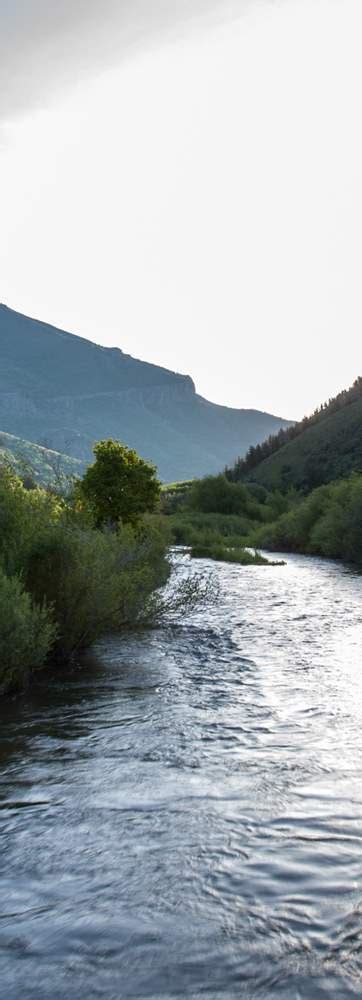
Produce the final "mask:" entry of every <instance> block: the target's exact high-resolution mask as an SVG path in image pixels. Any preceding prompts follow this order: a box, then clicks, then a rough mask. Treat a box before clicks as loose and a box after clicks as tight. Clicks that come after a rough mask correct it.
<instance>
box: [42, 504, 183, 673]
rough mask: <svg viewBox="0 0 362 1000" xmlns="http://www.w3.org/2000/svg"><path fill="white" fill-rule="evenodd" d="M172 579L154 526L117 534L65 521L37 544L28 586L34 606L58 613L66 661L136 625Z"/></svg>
mask: <svg viewBox="0 0 362 1000" xmlns="http://www.w3.org/2000/svg"><path fill="white" fill-rule="evenodd" d="M168 574H169V564H168V560H167V558H166V543H165V538H164V536H163V535H162V532H161V531H157V530H156V529H155V527H154V526H153V525H151V524H143V525H142V526H140V527H139V528H137V529H132V528H131V527H130V526H127V527H123V528H120V530H119V531H118V532H117V533H114V532H112V531H100V530H95V529H90V528H88V529H86V528H79V527H78V526H77V524H76V523H72V521H67V519H65V520H60V521H59V522H58V523H57V524H54V525H51V526H50V528H49V530H48V531H47V532H45V533H44V534H43V535H42V536H41V537H40V538H39V539H38V540H36V541H35V542H34V545H33V547H32V549H31V551H30V553H29V556H28V560H27V564H26V567H25V570H24V582H25V585H26V588H27V589H28V591H29V593H30V594H31V595H32V597H33V599H34V600H36V601H37V602H42V601H44V600H46V601H47V603H49V604H51V606H52V608H53V611H54V618H55V621H56V622H57V626H58V635H57V640H56V644H55V647H54V657H55V658H56V659H57V660H60V661H61V660H69V659H71V658H72V657H74V655H75V654H76V653H78V652H79V651H80V650H81V649H83V648H84V647H86V646H89V645H91V643H93V642H94V641H95V640H96V639H98V638H99V637H100V636H102V635H104V634H105V633H106V632H108V631H115V630H119V629H121V628H124V627H125V626H128V625H130V624H131V623H133V624H135V623H136V622H137V620H138V618H139V617H141V616H142V614H143V613H144V610H145V605H146V602H147V600H148V598H149V595H150V594H151V593H152V591H153V590H154V589H155V588H156V587H158V586H161V584H162V583H164V582H165V581H166V580H167V577H168Z"/></svg>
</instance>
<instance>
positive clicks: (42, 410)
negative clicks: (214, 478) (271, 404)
mask: <svg viewBox="0 0 362 1000" xmlns="http://www.w3.org/2000/svg"><path fill="white" fill-rule="evenodd" d="M0 366H1V367H0V427H1V429H2V430H3V431H4V432H7V433H11V434H14V435H15V436H18V437H24V438H26V439H27V440H30V441H33V442H34V443H37V444H40V445H43V446H44V445H45V446H46V447H48V448H51V449H54V450H56V451H58V452H62V453H64V454H68V455H71V456H72V457H74V458H77V459H80V460H81V461H82V462H84V461H89V460H90V457H91V450H92V445H93V443H94V441H95V440H99V439H100V438H103V437H115V438H119V439H120V440H123V441H124V442H125V443H126V444H127V445H129V446H130V447H134V448H136V450H137V451H139V453H140V454H141V455H143V457H145V458H147V459H149V460H151V461H153V462H154V463H155V464H156V465H157V466H158V468H159V473H160V476H161V478H162V479H163V480H166V481H172V480H175V479H189V478H193V477H194V476H199V475H203V474H205V473H208V472H216V471H219V470H220V469H221V468H223V467H224V466H225V464H227V463H228V462H230V461H232V460H233V459H234V458H235V457H236V456H237V455H239V454H240V453H242V452H244V451H246V450H247V448H248V447H249V446H250V444H255V443H258V442H260V441H262V440H263V439H264V438H265V437H266V436H267V435H268V434H271V433H273V432H275V431H277V430H279V428H280V427H286V426H289V425H290V424H291V423H292V421H288V420H284V419H283V418H279V417H276V416H274V415H273V414H268V413H265V412H263V411H260V410H253V409H242V408H240V409H234V408H231V407H223V406H219V405H218V404H216V403H211V402H209V401H208V400H206V399H204V398H203V397H202V396H200V395H198V393H197V392H196V389H195V385H194V382H193V379H192V378H191V376H190V375H183V374H180V373H177V372H172V371H171V370H170V369H167V368H162V367H161V366H158V365H152V364H150V363H149V362H144V361H141V360H139V359H137V358H133V357H132V355H129V354H125V353H124V352H123V351H122V350H121V348H118V347H103V346H100V345H97V344H95V343H94V342H93V341H90V340H87V339H86V338H84V337H78V335H75V334H72V333H69V332H68V331H64V330H60V329H58V328H57V327H54V326H51V325H49V324H47V323H44V322H43V321H41V320H35V319H32V318H31V317H27V316H24V315H23V314H22V313H18V312H15V311H14V310H12V309H10V307H9V306H5V305H0Z"/></svg>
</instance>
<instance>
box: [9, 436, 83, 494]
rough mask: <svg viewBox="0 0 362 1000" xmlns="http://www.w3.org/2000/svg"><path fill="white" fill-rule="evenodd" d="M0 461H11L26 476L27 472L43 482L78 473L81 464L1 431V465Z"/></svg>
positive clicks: (48, 483) (66, 477)
mask: <svg viewBox="0 0 362 1000" xmlns="http://www.w3.org/2000/svg"><path fill="white" fill-rule="evenodd" d="M2 464H6V465H10V466H11V468H12V469H14V471H15V472H18V473H19V475H21V476H22V477H24V478H25V479H26V478H27V477H28V476H29V478H32V479H33V480H34V481H35V482H36V483H39V484H41V485H44V486H48V485H50V484H53V485H54V484H56V483H57V482H58V481H61V482H64V480H66V479H70V478H72V477H73V476H81V475H82V472H83V468H84V466H83V464H82V462H79V461H77V459H76V458H70V457H69V456H68V455H61V454H60V453H59V452H57V451H51V450H50V449H48V448H41V447H40V446H39V445H37V444H33V442H31V441H24V439H23V438H18V437H14V435H13V434H6V433H5V432H2V431H0V466H1V465H2Z"/></svg>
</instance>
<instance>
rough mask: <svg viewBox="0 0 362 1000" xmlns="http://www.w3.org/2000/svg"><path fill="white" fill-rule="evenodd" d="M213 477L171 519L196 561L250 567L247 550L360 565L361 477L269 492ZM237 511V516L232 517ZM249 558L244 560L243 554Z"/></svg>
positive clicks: (176, 535) (175, 537) (198, 484)
mask: <svg viewBox="0 0 362 1000" xmlns="http://www.w3.org/2000/svg"><path fill="white" fill-rule="evenodd" d="M222 479H223V477H220V476H214V477H212V476H209V477H207V478H206V479H204V480H201V481H199V482H195V483H194V484H192V486H191V487H189V489H188V491H187V493H186V495H185V498H184V501H183V504H182V506H181V507H179V509H178V510H177V511H176V513H174V514H171V515H170V516H169V517H168V519H167V520H168V521H169V524H170V527H171V530H172V537H173V541H174V542H175V544H178V545H186V546H188V547H190V548H191V552H192V555H194V556H206V555H207V556H208V557H209V558H212V559H225V560H228V561H230V562H240V563H244V562H245V563H246V562H247V561H248V549H250V547H251V548H252V549H255V548H256V549H259V548H264V549H267V550H268V549H269V550H271V551H281V552H282V551H294V552H303V553H311V554H319V555H322V556H330V557H333V558H337V559H346V560H350V561H352V562H355V563H357V564H362V474H361V473H357V472H355V473H353V474H352V475H351V476H349V477H346V478H344V479H340V480H337V481H336V482H334V483H329V484H326V485H323V486H321V487H318V488H317V489H315V490H313V491H311V493H310V494H309V495H308V496H307V497H305V496H304V494H303V493H302V492H298V491H296V490H295V489H291V490H289V492H288V493H285V494H283V493H280V492H279V491H272V492H268V491H267V490H265V489H264V488H263V487H261V486H259V484H254V483H248V484H234V483H229V482H227V481H226V480H225V479H224V481H222ZM228 510H230V511H231V510H234V513H228ZM245 553H246V554H245Z"/></svg>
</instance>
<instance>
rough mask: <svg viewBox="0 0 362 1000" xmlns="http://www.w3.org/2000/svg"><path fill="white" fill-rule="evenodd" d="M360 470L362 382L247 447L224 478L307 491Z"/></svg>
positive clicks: (268, 486) (361, 379)
mask: <svg viewBox="0 0 362 1000" xmlns="http://www.w3.org/2000/svg"><path fill="white" fill-rule="evenodd" d="M354 471H362V378H361V377H360V378H358V379H356V381H355V382H354V384H353V385H352V386H351V388H350V389H346V390H344V391H343V392H341V393H339V395H338V396H336V397H335V398H334V399H330V400H329V401H328V403H325V404H323V405H322V406H321V407H320V408H319V409H318V410H316V411H315V413H313V414H312V415H311V416H310V417H305V418H304V420H301V421H299V423H297V424H294V425H293V426H292V427H290V428H287V429H282V430H281V431H280V432H279V433H278V434H277V435H275V436H272V437H270V438H269V440H266V441H265V442H264V443H262V444H261V445H257V446H256V447H255V448H251V449H250V450H249V452H248V454H247V455H246V457H245V458H244V459H240V460H239V461H238V462H237V463H236V464H235V466H234V467H233V468H232V469H229V470H228V473H227V475H228V477H229V478H230V479H232V480H234V481H253V482H257V483H260V484H261V485H262V486H265V487H266V488H267V489H281V490H285V489H287V488H288V487H290V486H295V487H296V488H297V489H302V490H304V491H306V492H308V491H309V490H312V489H314V488H315V487H316V486H321V485H322V484H324V483H329V482H332V481H333V480H335V479H339V478H341V477H344V476H347V475H349V474H350V473H351V472H354Z"/></svg>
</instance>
